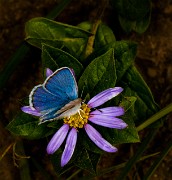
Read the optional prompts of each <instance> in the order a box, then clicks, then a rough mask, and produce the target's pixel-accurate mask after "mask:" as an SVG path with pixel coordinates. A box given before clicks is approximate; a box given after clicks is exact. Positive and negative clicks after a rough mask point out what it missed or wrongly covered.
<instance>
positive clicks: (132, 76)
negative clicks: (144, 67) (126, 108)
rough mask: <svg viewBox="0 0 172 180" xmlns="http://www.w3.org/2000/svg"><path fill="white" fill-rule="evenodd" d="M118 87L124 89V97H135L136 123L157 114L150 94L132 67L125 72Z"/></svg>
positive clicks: (156, 107)
mask: <svg viewBox="0 0 172 180" xmlns="http://www.w3.org/2000/svg"><path fill="white" fill-rule="evenodd" d="M119 85H120V86H122V87H123V88H124V92H123V94H124V95H126V96H135V97H137V101H136V103H135V107H134V111H135V114H136V116H137V121H139V122H142V121H143V120H145V119H147V118H148V117H150V116H151V115H152V114H154V113H155V112H157V110H158V106H157V104H156V103H155V101H154V99H153V96H152V93H151V91H150V89H149V87H148V86H147V84H146V83H145V81H144V80H143V78H142V76H141V75H140V74H139V72H138V71H137V69H136V68H135V67H134V66H131V67H130V68H129V69H128V70H127V72H126V73H125V75H124V76H123V78H122V81H121V82H120V84H119Z"/></svg>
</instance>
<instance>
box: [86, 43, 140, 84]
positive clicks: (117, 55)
mask: <svg viewBox="0 0 172 180" xmlns="http://www.w3.org/2000/svg"><path fill="white" fill-rule="evenodd" d="M112 48H113V49H114V59H115V66H116V75H117V82H119V81H120V80H121V78H122V76H123V75H124V74H125V72H126V70H127V69H128V68H129V67H130V66H131V65H132V63H133V62H134V59H135V56H136V52H137V44H136V43H135V42H130V41H115V42H113V43H110V44H108V45H106V46H104V47H103V48H101V49H100V50H97V51H95V52H94V53H93V54H92V55H91V56H90V57H89V58H88V61H92V60H93V59H94V58H96V57H99V56H101V55H102V54H104V53H106V52H107V51H108V50H110V49H112Z"/></svg>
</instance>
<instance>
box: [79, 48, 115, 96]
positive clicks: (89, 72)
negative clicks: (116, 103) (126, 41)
mask: <svg viewBox="0 0 172 180" xmlns="http://www.w3.org/2000/svg"><path fill="white" fill-rule="evenodd" d="M115 83H116V69H115V60H114V51H113V49H110V50H109V51H107V52H106V53H105V54H103V55H101V56H99V57H97V58H95V59H94V60H93V61H92V62H91V63H90V64H89V65H88V66H87V68H86V69H85V71H84V72H83V74H82V76H81V78H80V79H79V82H78V87H79V89H80V90H84V96H86V93H89V94H90V95H91V97H93V96H94V95H96V94H97V93H99V92H101V91H102V90H105V89H107V88H110V87H114V86H115Z"/></svg>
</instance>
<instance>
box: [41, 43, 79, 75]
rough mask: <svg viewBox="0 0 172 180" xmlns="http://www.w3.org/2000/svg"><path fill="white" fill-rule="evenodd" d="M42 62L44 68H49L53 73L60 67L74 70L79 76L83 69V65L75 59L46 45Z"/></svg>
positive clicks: (43, 46)
mask: <svg viewBox="0 0 172 180" xmlns="http://www.w3.org/2000/svg"><path fill="white" fill-rule="evenodd" d="M42 61H43V63H42V64H43V67H44V68H47V67H48V68H50V69H52V70H53V71H55V70H56V69H57V68H59V67H69V68H72V69H74V71H75V74H76V76H79V75H80V73H81V71H82V69H83V66H82V64H81V63H80V62H79V61H78V60H77V59H76V58H75V57H73V56H72V55H70V54H69V53H67V52H65V51H63V50H61V49H58V48H54V47H52V46H49V45H46V44H43V45H42Z"/></svg>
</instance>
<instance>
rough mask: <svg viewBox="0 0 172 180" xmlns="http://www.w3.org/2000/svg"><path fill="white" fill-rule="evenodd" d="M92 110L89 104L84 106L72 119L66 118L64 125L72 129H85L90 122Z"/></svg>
mask: <svg viewBox="0 0 172 180" xmlns="http://www.w3.org/2000/svg"><path fill="white" fill-rule="evenodd" d="M89 112H90V108H89V107H88V106H87V104H82V105H81V108H80V109H79V111H78V112H77V113H76V114H75V115H72V116H70V117H67V118H64V119H63V120H64V123H65V124H68V125H69V126H70V127H74V128H76V129H77V128H83V127H84V125H85V124H87V122H88V117H89Z"/></svg>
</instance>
